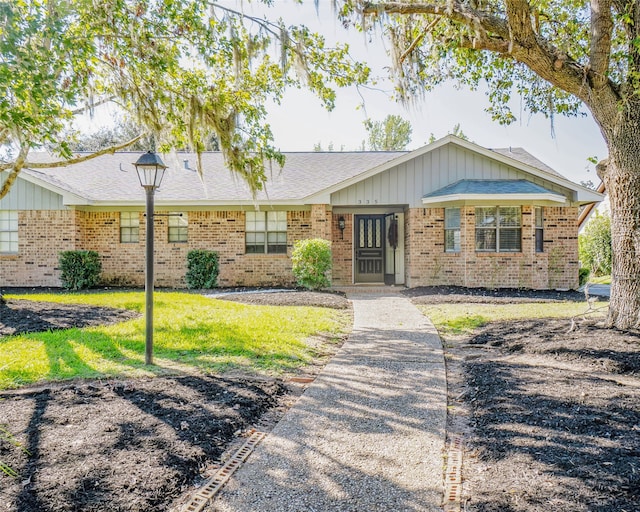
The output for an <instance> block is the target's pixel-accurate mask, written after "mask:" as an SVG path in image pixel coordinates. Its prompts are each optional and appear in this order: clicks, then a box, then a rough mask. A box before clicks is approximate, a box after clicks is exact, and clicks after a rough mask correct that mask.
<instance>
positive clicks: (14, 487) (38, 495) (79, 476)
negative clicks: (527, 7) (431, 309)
mask: <svg viewBox="0 0 640 512" xmlns="http://www.w3.org/2000/svg"><path fill="white" fill-rule="evenodd" d="M238 291H247V290H238ZM405 295H408V296H409V297H411V299H412V300H413V301H414V302H417V303H438V302H483V303H505V302H507V303H513V302H517V303H522V304H523V307H526V303H527V302H535V301H559V300H584V296H583V295H582V294H578V293H574V292H523V291H515V290H506V291H505V290H503V291H494V292H488V291H485V290H464V289H459V288H444V287H438V288H424V289H414V290H408V291H406V292H405ZM220 298H224V299H225V300H239V301H242V302H247V303H252V304H280V305H282V304H286V305H292V304H301V305H304V304H312V303H313V305H320V304H322V305H324V306H326V307H337V308H342V307H348V301H346V299H345V298H344V297H342V296H340V295H334V294H308V293H307V292H304V293H302V292H278V293H257V294H247V293H238V294H236V295H225V296H224V297H220ZM16 303H17V304H16ZM25 306H26V304H25V303H23V301H9V304H8V306H7V307H5V309H4V310H3V311H2V312H0V333H8V332H9V329H12V330H13V331H11V332H19V331H20V330H29V329H36V330H39V329H40V328H41V326H42V325H47V326H48V327H45V328H56V327H65V326H68V325H67V324H74V321H75V319H79V320H81V321H83V322H89V323H85V324H82V325H92V324H91V323H90V322H92V321H100V322H102V323H104V322H108V321H121V319H123V318H127V317H126V316H125V317H121V316H120V315H122V314H123V313H122V312H121V311H113V310H111V311H110V310H106V309H105V308H100V310H99V311H98V309H97V308H88V309H89V310H86V308H84V307H82V308H80V307H79V308H78V309H77V310H74V308H75V307H74V306H72V307H71V309H70V310H67V309H66V308H59V307H58V306H56V307H55V308H52V305H51V304H49V305H47V304H41V305H35V306H30V307H25ZM92 309H93V311H91V310H92ZM18 310H22V313H20V312H18ZM56 311H57V313H56ZM21 315H22V316H23V317H24V316H25V315H28V316H29V318H26V319H25V318H21ZM40 317H42V318H43V319H44V322H45V323H44V324H39V323H37V322H40V321H41V318H40ZM570 327H571V324H570V322H569V321H567V320H535V321H510V322H504V323H494V324H491V325H488V326H486V327H485V328H483V329H481V330H480V331H479V332H477V333H476V334H475V335H474V336H472V337H470V338H464V339H462V338H460V339H447V340H445V353H446V357H447V374H448V375H447V376H448V382H449V412H450V414H449V424H448V430H449V434H450V435H453V434H457V433H459V434H463V435H464V443H465V454H464V462H463V477H464V486H463V504H462V505H463V508H462V510H464V511H467V512H471V511H477V512H480V511H496V512H497V511H500V512H534V511H535V512H542V511H551V510H553V511H557V512H569V511H571V512H582V511H585V512H586V511H589V512H605V511H606V512H611V511H617V512H639V511H640V505H639V504H638V496H639V495H640V333H637V332H620V331H615V330H608V329H603V328H601V327H600V326H599V325H598V324H597V322H594V321H582V320H578V322H577V323H576V328H574V329H573V330H571V332H569V331H570ZM2 329H4V331H3V330H2ZM1 343H2V337H1V335H0V344H1ZM301 391H302V387H301V386H300V385H297V384H293V383H283V382H281V381H278V380H275V379H257V378H255V377H249V376H246V375H236V376H226V377H222V378H221V377H214V376H207V375H189V376H177V377H163V378H155V379H149V380H127V381H116V380H109V381H106V380H105V381H82V382H72V383H67V384H63V385H58V386H47V387H44V388H27V389H24V390H20V391H12V392H0V426H3V427H4V426H9V428H10V430H11V432H12V433H13V434H15V436H16V439H17V440H19V441H21V442H22V443H23V445H24V448H25V449H27V450H28V451H29V454H27V453H25V452H22V451H20V450H19V449H17V448H16V447H14V446H11V445H10V444H8V443H6V442H4V443H0V461H2V462H5V463H7V464H8V465H10V466H11V467H13V468H15V469H16V470H17V471H18V472H19V478H9V477H7V476H4V475H3V474H1V473H0V512H2V511H4V510H6V511H12V512H27V511H29V512H31V511H47V512H48V511H51V512H53V511H55V512H57V511H72V510H83V511H85V510H86V511H98V510H100V511H107V512H110V511H114V512H115V511H125V510H126V511H150V512H154V511H160V510H163V511H164V510H170V509H171V507H172V506H174V505H176V504H178V503H179V502H180V500H181V499H184V492H185V491H187V490H190V489H193V486H194V485H196V484H197V483H198V482H200V481H202V479H203V478H205V477H206V476H207V475H210V474H212V472H214V471H215V469H216V468H217V464H218V463H219V460H220V457H221V454H222V453H223V452H224V451H225V449H228V448H229V447H230V446H233V443H234V442H236V443H237V440H238V436H240V435H241V434H242V432H244V431H245V430H246V429H248V428H251V427H253V426H257V427H258V428H261V429H263V430H265V429H268V428H270V425H272V424H273V422H274V421H276V420H277V418H278V417H279V415H281V414H283V411H285V410H286V408H287V407H288V406H289V405H290V404H291V403H292V402H293V401H294V400H295V398H296V396H298V395H299V393H300V392H301Z"/></svg>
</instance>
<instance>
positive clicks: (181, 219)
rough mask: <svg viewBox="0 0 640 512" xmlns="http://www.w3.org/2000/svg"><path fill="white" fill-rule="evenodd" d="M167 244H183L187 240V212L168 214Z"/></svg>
mask: <svg viewBox="0 0 640 512" xmlns="http://www.w3.org/2000/svg"><path fill="white" fill-rule="evenodd" d="M168 219H169V242H170V243H184V242H186V241H187V240H188V232H189V216H188V215H187V212H169V217H168Z"/></svg>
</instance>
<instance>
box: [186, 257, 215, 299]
mask: <svg viewBox="0 0 640 512" xmlns="http://www.w3.org/2000/svg"><path fill="white" fill-rule="evenodd" d="M218 261H219V260H218V253H217V252H215V251H207V250H204V249H197V250H193V251H189V253H188V254H187V274H186V276H185V279H186V280H187V287H188V288H191V289H194V288H196V289H205V288H215V287H216V286H218V274H219V272H220V268H219V265H218Z"/></svg>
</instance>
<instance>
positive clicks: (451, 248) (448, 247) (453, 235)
mask: <svg viewBox="0 0 640 512" xmlns="http://www.w3.org/2000/svg"><path fill="white" fill-rule="evenodd" d="M444 250H445V251H448V252H459V251H460V230H459V229H447V230H446V231H445V232H444Z"/></svg>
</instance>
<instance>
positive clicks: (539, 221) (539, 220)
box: [534, 206, 544, 252]
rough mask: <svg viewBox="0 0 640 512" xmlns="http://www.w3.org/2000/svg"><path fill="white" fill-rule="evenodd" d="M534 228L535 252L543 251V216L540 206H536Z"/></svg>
mask: <svg viewBox="0 0 640 512" xmlns="http://www.w3.org/2000/svg"><path fill="white" fill-rule="evenodd" d="M534 211H535V223H536V225H535V229H536V252H544V217H543V216H542V206H536V207H535V208H534Z"/></svg>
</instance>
